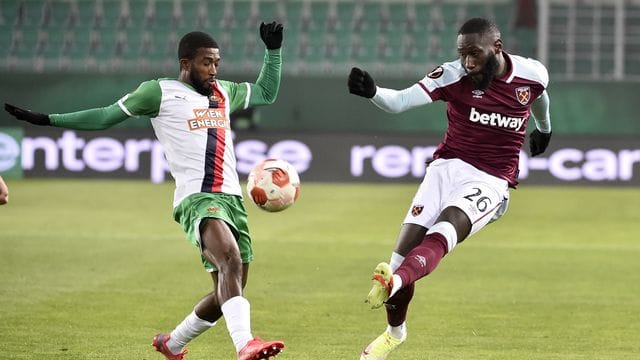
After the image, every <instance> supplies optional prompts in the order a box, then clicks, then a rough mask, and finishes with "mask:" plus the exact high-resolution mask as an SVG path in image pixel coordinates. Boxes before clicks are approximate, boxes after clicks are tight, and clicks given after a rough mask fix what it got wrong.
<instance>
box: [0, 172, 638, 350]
mask: <svg viewBox="0 0 640 360" xmlns="http://www.w3.org/2000/svg"><path fill="white" fill-rule="evenodd" d="M8 183H9V186H10V190H11V203H10V204H9V205H7V206H3V207H0V358H2V359H125V360H128V359H161V356H160V355H159V354H157V353H156V352H155V351H153V349H152V347H151V346H150V344H151V338H152V337H153V335H154V334H155V333H157V332H159V331H168V330H170V329H172V328H173V327H174V326H175V325H176V324H177V323H178V322H179V321H181V320H182V319H183V317H184V316H185V315H186V314H187V313H189V312H190V311H191V309H192V307H193V305H194V304H195V303H196V302H197V301H198V300H199V298H200V297H201V296H202V295H203V294H205V293H206V292H208V291H209V290H210V286H211V283H210V278H209V276H208V275H207V274H206V273H204V271H203V269H202V268H201V265H200V263H199V256H198V254H197V251H196V249H195V248H193V247H192V246H191V245H190V244H189V243H188V242H187V241H186V240H184V235H183V233H182V231H181V230H180V228H179V226H178V224H177V223H175V222H174V221H173V219H172V217H171V199H172V192H173V185H172V184H169V183H167V184H162V185H153V184H150V183H148V182H146V181H98V180H74V181H71V180H21V181H18V180H15V181H8ZM416 186H417V185H416V184H408V185H374V184H369V185H363V184H320V183H313V184H312V183H308V184H307V183H304V182H303V187H302V193H301V198H300V200H299V202H298V203H297V204H296V205H294V206H293V207H292V208H290V209H288V210H287V211H285V212H283V213H275V214H270V213H265V212H262V211H260V210H258V209H257V208H256V207H254V206H253V205H251V204H248V205H247V207H248V209H249V212H250V218H249V220H250V226H251V230H252V235H253V239H254V248H255V253H256V260H255V261H254V262H253V263H252V266H251V271H250V277H249V284H248V287H247V290H246V293H245V295H246V296H247V297H248V299H249V300H250V302H251V305H252V327H253V331H254V335H256V336H260V337H263V338H267V339H282V340H284V341H285V342H286V344H287V349H286V351H285V352H284V353H283V354H282V355H281V356H279V359H292V360H305V359H314V360H317V359H337V360H341V359H357V358H358V354H359V352H360V350H361V349H362V348H363V347H364V346H365V345H366V344H367V343H368V342H369V341H370V340H372V339H373V338H374V337H376V336H377V335H379V333H380V332H382V330H383V329H384V326H385V325H384V324H385V316H384V312H383V311H382V310H370V309H369V308H368V307H367V305H366V304H365V303H364V298H365V295H366V293H367V292H368V290H369V285H370V280H369V277H370V272H371V270H372V269H373V267H374V266H375V265H376V264H377V263H378V262H379V261H388V258H389V255H390V251H391V250H392V247H393V244H394V241H395V237H396V235H397V231H398V228H399V225H400V222H401V220H402V218H403V216H404V212H405V210H406V208H407V206H408V205H409V201H410V199H411V197H412V196H413V193H414V190H415V189H416ZM511 197H512V201H511V206H510V209H509V211H508V213H507V215H506V216H505V217H504V218H503V219H502V220H500V221H499V222H498V223H496V224H492V225H489V226H488V227H487V228H485V229H484V230H483V231H481V232H480V233H479V234H477V235H475V236H474V237H472V238H470V239H468V240H467V241H466V242H465V243H463V244H462V245H461V246H459V247H457V248H456V249H455V250H454V251H453V253H452V254H450V255H448V256H447V257H445V259H444V260H443V262H442V263H441V264H440V266H439V268H438V269H437V270H436V271H435V272H434V273H433V274H432V275H430V276H429V277H427V278H425V279H422V280H421V281H419V282H418V285H417V288H416V296H415V298H414V302H413V303H412V307H411V308H410V310H409V322H408V329H409V338H408V340H407V342H406V343H405V344H403V345H402V346H401V347H400V348H399V349H398V351H397V352H396V353H394V354H393V355H392V356H391V357H390V360H396V359H397V360H403V359H404V360H406V359H420V360H425V359H447V360H450V359H474V360H475V359H500V360H503V359H518V360H520V359H540V360H543V359H544V360H551V359H558V360H560V359H562V360H567V359H585V360H586V359H589V360H591V359H638V358H640V227H639V225H640V206H639V205H638V204H640V190H638V189H633V188H626V189H613V188H578V187H528V186H527V185H526V184H523V185H522V186H521V188H520V189H518V190H516V191H512V193H511ZM189 349H190V353H189V354H188V357H187V358H188V359H235V354H234V351H233V346H232V344H231V341H230V338H229V335H228V333H227V329H226V326H225V324H224V321H223V320H221V321H220V322H219V323H218V325H216V327H214V328H213V329H212V330H210V331H209V332H207V333H205V334H204V335H202V336H201V337H199V338H198V339H196V340H195V341H193V342H192V343H191V344H190V346H189Z"/></svg>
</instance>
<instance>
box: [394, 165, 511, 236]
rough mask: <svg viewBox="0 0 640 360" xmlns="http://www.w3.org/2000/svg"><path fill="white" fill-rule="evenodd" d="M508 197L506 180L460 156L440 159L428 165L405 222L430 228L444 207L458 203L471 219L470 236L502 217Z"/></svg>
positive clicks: (458, 206)
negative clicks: (482, 169)
mask: <svg viewBox="0 0 640 360" xmlns="http://www.w3.org/2000/svg"><path fill="white" fill-rule="evenodd" d="M508 200H509V184H508V183H507V181H506V180H503V179H500V178H497V177H495V176H493V175H489V174H487V173H486V172H484V171H481V170H478V169H477V168H476V167H474V166H472V165H470V164H467V163H466V162H464V161H462V160H460V159H437V160H434V161H433V162H431V163H430V164H429V166H428V167H427V172H426V174H425V176H424V180H422V183H421V184H420V187H419V188H418V191H417V192H416V195H415V196H414V198H413V201H412V203H411V207H410V208H409V211H408V212H407V216H406V217H405V218H404V223H405V224H407V223H408V224H417V225H421V226H424V227H426V228H430V227H431V226H433V224H434V223H435V221H436V219H437V218H438V216H439V215H440V213H441V212H442V210H444V209H445V208H447V207H449V206H455V207H457V208H459V209H461V210H462V211H464V213H465V214H467V216H468V217H469V220H471V232H470V233H469V236H471V235H473V234H474V233H476V232H478V230H480V229H482V228H483V227H484V226H485V225H487V224H488V223H489V222H490V221H495V220H497V219H498V218H499V217H500V216H502V215H503V214H504V213H505V212H506V207H507V204H508Z"/></svg>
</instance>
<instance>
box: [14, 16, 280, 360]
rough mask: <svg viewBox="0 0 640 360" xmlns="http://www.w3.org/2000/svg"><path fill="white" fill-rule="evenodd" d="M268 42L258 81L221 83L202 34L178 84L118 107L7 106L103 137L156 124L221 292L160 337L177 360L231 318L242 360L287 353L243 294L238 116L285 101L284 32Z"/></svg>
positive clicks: (214, 49) (193, 37)
mask: <svg viewBox="0 0 640 360" xmlns="http://www.w3.org/2000/svg"><path fill="white" fill-rule="evenodd" d="M260 37H261V38H262V40H263V42H264V43H265V45H266V48H267V49H266V52H265V57H264V63H263V65H262V69H261V71H260V75H259V76H258V79H257V81H256V83H255V84H253V83H234V82H230V81H225V80H219V79H217V73H218V70H217V68H218V64H219V62H220V59H221V56H220V49H219V47H218V44H217V43H216V41H215V40H214V39H213V38H212V37H211V36H209V35H208V34H206V33H203V32H198V31H194V32H190V33H188V34H186V35H184V36H183V37H182V39H181V40H180V44H179V48H178V58H179V62H180V75H179V77H178V78H177V79H158V80H151V81H146V82H143V83H142V84H141V85H140V86H139V87H138V88H137V89H136V90H135V91H133V92H132V93H130V94H127V95H125V96H124V97H122V98H121V99H120V100H118V101H117V102H116V103H115V104H112V105H110V106H107V107H104V108H99V109H90V110H85V111H79V112H74V113H69V114H51V115H47V114H41V113H36V112H32V111H29V110H24V109H21V108H18V107H16V106H13V105H10V104H5V110H7V111H8V112H9V113H10V114H11V115H13V116H15V117H16V118H18V119H20V120H24V121H28V122H30V123H33V124H36V125H51V126H57V127H63V128H70V129H82V130H100V129H106V128H109V127H111V126H113V125H115V124H117V123H120V122H122V121H124V120H126V119H128V118H129V117H131V116H139V115H146V116H149V117H150V118H151V124H152V126H153V129H154V131H155V133H156V136H157V137H158V140H159V141H160V142H161V143H162V145H163V147H164V150H165V154H166V157H167V161H168V162H169V167H170V170H171V174H172V176H173V177H174V179H175V182H176V189H175V193H174V200H173V215H174V218H175V220H176V221H177V222H178V223H180V225H181V226H182V228H183V230H184V231H185V233H186V234H187V239H188V240H189V241H190V242H192V243H193V245H195V246H196V247H198V249H199V251H200V254H201V257H202V263H203V265H204V267H205V269H206V270H207V271H208V272H210V273H211V276H212V280H213V291H212V292H210V293H209V294H207V295H205V296H204V297H203V298H202V300H200V302H198V304H196V306H195V308H194V310H193V312H191V313H190V314H189V315H188V316H187V317H186V318H185V319H184V320H183V321H182V322H181V323H180V324H178V326H177V327H176V328H175V329H174V330H173V331H172V332H171V333H168V334H158V335H157V336H156V337H154V338H153V346H154V347H155V349H156V350H157V351H159V352H160V353H162V354H163V355H164V356H165V358H167V359H171V360H179V359H183V358H184V356H185V353H186V349H185V345H186V344H187V343H188V342H189V341H191V340H193V339H194V338H195V337H197V336H198V335H200V334H202V333H203V332H205V331H206V330H207V329H209V328H211V327H213V326H214V325H215V323H216V321H217V320H218V319H220V318H221V317H223V316H224V319H225V322H226V325H227V329H228V331H229V335H230V336H231V339H232V340H233V344H234V346H235V348H236V351H237V354H238V359H239V360H258V359H269V358H271V357H272V356H275V355H277V354H278V353H280V351H281V350H282V349H283V348H284V343H282V342H281V341H263V340H261V339H260V338H257V337H256V338H254V337H253V335H252V332H251V317H250V306H249V301H248V300H247V299H246V298H244V297H243V289H244V286H245V285H246V282H247V274H248V270H249V262H250V261H251V260H252V259H253V251H252V248H251V238H250V237H249V230H248V227H247V213H246V210H245V208H244V204H243V202H242V190H241V187H240V182H239V178H238V173H237V171H236V158H235V155H234V152H233V151H234V149H233V141H232V134H231V126H230V118H229V115H230V114H231V113H232V112H233V111H235V110H239V109H246V108H248V107H252V106H257V105H266V104H271V103H273V102H274V101H275V99H276V97H277V94H278V90H279V87H280V73H281V65H282V58H281V52H282V51H281V45H282V39H283V27H282V25H281V24H278V23H276V22H272V23H269V24H264V23H263V24H261V25H260ZM159 277H160V278H161V277H162V275H161V272H159ZM169 293H170V292H169Z"/></svg>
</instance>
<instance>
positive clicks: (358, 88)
mask: <svg viewBox="0 0 640 360" xmlns="http://www.w3.org/2000/svg"><path fill="white" fill-rule="evenodd" d="M347 85H348V86H349V92H350V93H352V94H354V95H358V96H363V97H366V98H367V99H371V98H372V97H373V96H374V95H375V94H376V83H375V82H374V81H373V78H372V77H371V75H369V73H368V72H366V71H363V70H361V69H358V68H357V67H354V68H351V73H349V81H348V82H347Z"/></svg>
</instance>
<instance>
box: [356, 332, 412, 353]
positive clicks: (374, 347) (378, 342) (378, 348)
mask: <svg viewBox="0 0 640 360" xmlns="http://www.w3.org/2000/svg"><path fill="white" fill-rule="evenodd" d="M406 338H407V336H406V334H405V336H403V337H402V338H401V339H396V338H395V337H393V336H391V334H389V332H388V331H385V332H384V333H382V335H380V336H378V337H377V338H376V339H375V340H373V341H372V342H371V344H369V345H367V347H366V348H364V350H362V353H360V360H385V359H386V358H387V356H389V354H390V353H391V352H392V351H393V350H395V349H396V348H397V347H398V346H400V344H402V343H403V342H404V341H405V340H406Z"/></svg>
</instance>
